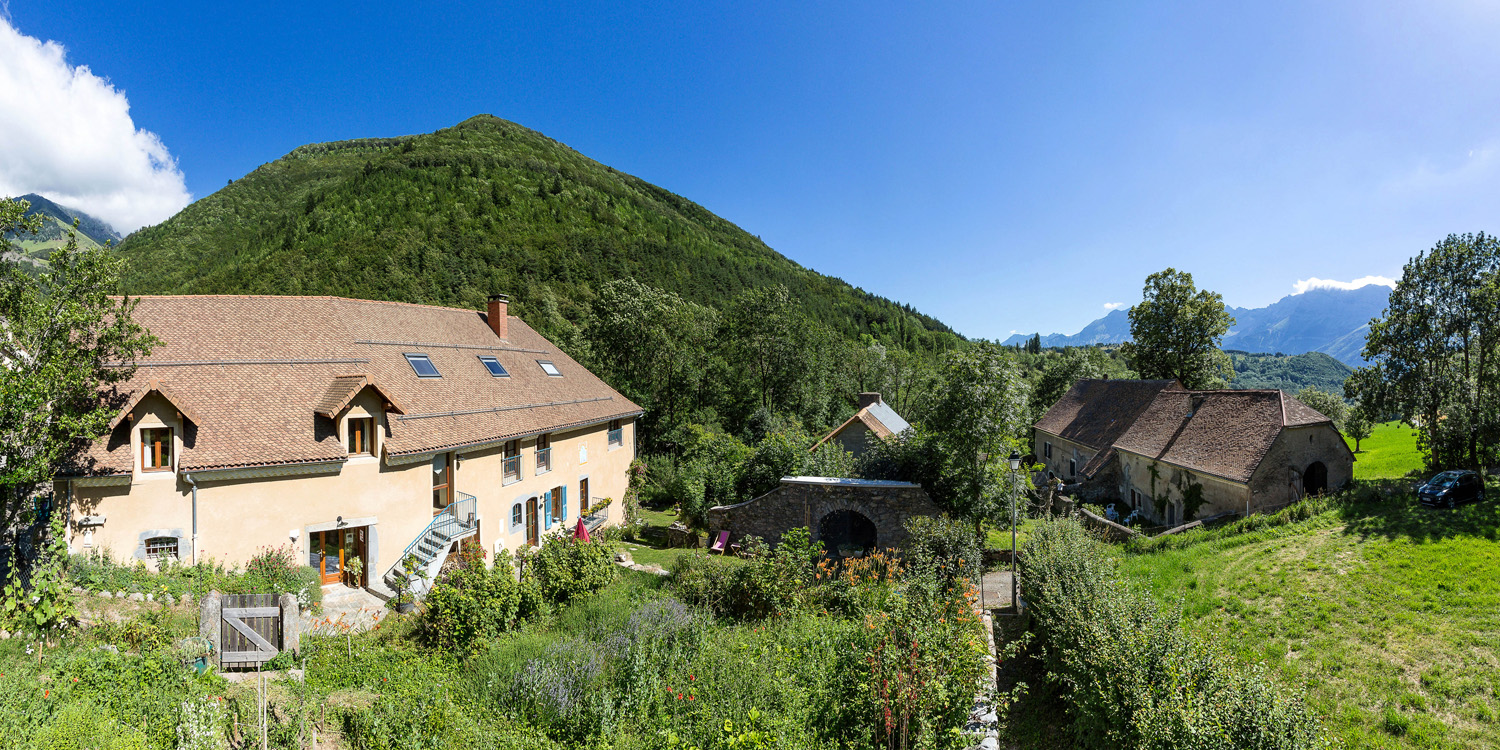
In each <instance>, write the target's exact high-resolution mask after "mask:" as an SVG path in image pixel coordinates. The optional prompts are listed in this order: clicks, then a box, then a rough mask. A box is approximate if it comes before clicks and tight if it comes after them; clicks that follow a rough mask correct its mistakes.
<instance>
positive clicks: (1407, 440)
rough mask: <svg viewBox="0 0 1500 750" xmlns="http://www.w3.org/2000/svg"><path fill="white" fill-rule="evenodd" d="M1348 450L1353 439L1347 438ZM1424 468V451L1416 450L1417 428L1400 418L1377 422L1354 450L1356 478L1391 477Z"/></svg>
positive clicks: (1352, 447)
mask: <svg viewBox="0 0 1500 750" xmlns="http://www.w3.org/2000/svg"><path fill="white" fill-rule="evenodd" d="M1344 441H1345V442H1347V443H1348V444H1349V450H1354V441H1353V440H1350V439H1349V438H1347V437H1346V438H1344ZM1421 468H1422V454H1421V453H1420V452H1419V451H1418V450H1417V431H1416V430H1414V429H1412V427H1411V426H1410V425H1405V424H1402V423H1401V422H1400V421H1395V422H1383V423H1381V424H1378V425H1375V428H1374V429H1372V430H1371V431H1370V436H1369V437H1368V438H1365V439H1364V440H1361V441H1359V452H1357V453H1355V454H1354V478H1355V479H1392V478H1395V477H1404V476H1406V475H1407V474H1409V473H1411V472H1413V471H1418V470H1420V469H1421Z"/></svg>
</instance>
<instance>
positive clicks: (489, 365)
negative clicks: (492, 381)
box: [479, 356, 510, 378]
mask: <svg viewBox="0 0 1500 750" xmlns="http://www.w3.org/2000/svg"><path fill="white" fill-rule="evenodd" d="M479 361H480V362H483V363H484V369H486V370H489V371H490V374H491V375H493V376H495V377H497V378H508V377H510V373H508V372H506V371H505V365H502V364H500V360H498V359H495V358H494V357H483V356H482V357H480V358H479Z"/></svg>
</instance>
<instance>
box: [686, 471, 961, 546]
mask: <svg viewBox="0 0 1500 750" xmlns="http://www.w3.org/2000/svg"><path fill="white" fill-rule="evenodd" d="M941 513H942V510H941V509H940V508H938V506H937V505H936V504H934V503H933V502H932V500H931V498H929V497H927V493H926V492H925V491H924V490H923V489H922V488H921V486H919V485H916V484H912V483H910V482H888V481H880V480H872V479H835V478H830V477H783V478H782V479H781V486H779V487H777V488H776V489H774V490H771V491H770V492H767V493H766V494H764V495H761V496H760V497H757V498H755V499H754V500H747V501H745V502H743V503H738V504H735V505H720V506H717V507H714V508H710V509H709V511H708V526H709V530H710V538H716V537H717V536H718V534H719V533H720V532H722V531H728V532H729V540H730V542H731V543H735V542H738V541H740V540H741V539H743V538H745V537H746V536H757V537H760V538H762V539H764V540H766V541H767V542H769V543H771V544H773V545H774V544H776V543H778V542H779V541H780V540H781V536H782V535H783V534H785V533H786V532H787V531H790V530H791V529H794V528H798V527H806V528H807V529H808V530H809V532H810V533H811V535H812V538H813V540H814V541H821V542H823V547H824V549H825V550H827V551H828V553H829V554H830V555H833V556H835V557H857V556H859V555H862V554H864V553H866V552H870V551H872V550H878V549H887V548H900V547H901V546H902V545H903V544H905V543H906V540H907V538H908V536H909V535H908V534H907V531H906V521H907V519H910V518H912V517H914V516H936V515H939V514H941Z"/></svg>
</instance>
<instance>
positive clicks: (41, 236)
mask: <svg viewBox="0 0 1500 750" xmlns="http://www.w3.org/2000/svg"><path fill="white" fill-rule="evenodd" d="M10 200H13V201H14V200H24V201H27V202H28V203H30V204H31V205H30V206H29V207H28V208H27V209H26V215H27V216H41V217H42V227H41V229H40V230H38V231H37V233H36V234H20V235H17V234H11V235H9V236H8V237H6V239H7V240H9V241H10V243H11V245H12V246H13V247H14V248H15V249H14V250H13V251H12V252H11V253H9V256H10V257H9V259H10V260H15V261H18V262H19V263H21V265H22V266H23V267H24V268H28V269H31V270H33V271H35V270H40V269H43V268H46V267H47V256H49V255H51V254H52V251H53V250H56V249H58V248H60V247H62V246H64V245H66V244H67V243H68V233H70V232H73V231H75V229H74V227H73V221H74V220H75V219H76V220H78V227H77V229H76V231H77V233H78V246H79V247H81V248H90V247H101V246H103V245H105V244H108V243H118V242H119V241H120V239H121V238H120V234H119V233H118V232H116V231H115V230H114V228H113V227H111V226H110V225H108V224H106V223H105V222H104V221H102V220H100V219H97V218H95V217H93V216H90V215H89V214H87V213H85V212H83V211H80V210H78V209H76V208H69V207H67V206H63V205H61V204H58V203H56V202H55V201H52V200H49V199H47V198H44V197H42V196H40V195H37V194H36V193H27V194H26V195H22V196H18V197H15V198H11V199H10Z"/></svg>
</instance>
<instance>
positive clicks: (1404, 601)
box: [1121, 431, 1500, 748]
mask: <svg viewBox="0 0 1500 750" xmlns="http://www.w3.org/2000/svg"><path fill="white" fill-rule="evenodd" d="M1388 432H1389V431H1388ZM1392 442H1394V441H1392ZM1497 489H1500V488H1497ZM1493 491H1494V490H1492V492H1493ZM1308 503H1318V504H1320V505H1321V506H1322V507H1323V508H1326V509H1325V510H1322V512H1313V513H1309V512H1308V511H1309V509H1307V508H1304V509H1302V511H1301V512H1300V513H1296V514H1292V515H1284V516H1283V519H1265V518H1263V517H1262V519H1261V520H1260V521H1257V520H1256V519H1251V521H1252V522H1253V523H1252V524H1243V523H1242V524H1239V526H1240V529H1239V530H1236V529H1234V528H1229V529H1221V530H1217V531H1209V532H1194V533H1189V534H1187V535H1184V538H1183V539H1181V540H1173V541H1172V542H1171V543H1170V544H1161V545H1157V546H1156V549H1155V550H1154V551H1144V552H1129V551H1122V552H1121V566H1122V570H1123V572H1124V573H1125V574H1126V575H1127V577H1128V578H1129V579H1131V580H1133V581H1134V582H1135V583H1136V584H1137V585H1141V586H1145V587H1147V588H1148V589H1149V590H1150V591H1151V592H1152V593H1153V594H1154V595H1155V596H1156V597H1158V598H1159V600H1161V601H1164V602H1176V603H1178V604H1179V605H1180V607H1181V610H1182V615H1183V617H1184V619H1185V620H1186V622H1187V623H1188V625H1189V627H1192V628H1196V629H1197V630H1199V631H1201V633H1202V634H1203V635H1205V636H1206V637H1208V638H1210V639H1212V640H1213V641H1215V642H1217V643H1220V644H1222V645H1223V646H1224V647H1225V648H1227V649H1229V650H1230V651H1231V652H1232V653H1234V654H1235V655H1237V656H1238V657H1239V658H1240V659H1241V660H1243V661H1246V662H1261V663H1264V664H1265V665H1266V666H1267V667H1268V668H1269V669H1271V670H1272V671H1273V672H1276V673H1279V675H1280V677H1281V679H1282V680H1283V682H1284V683H1285V684H1287V685H1296V686H1302V687H1305V688H1306V690H1307V691H1308V696H1309V700H1310V701H1311V703H1312V705H1313V706H1314V707H1315V708H1316V709H1317V710H1318V711H1319V712H1320V713H1321V714H1322V715H1323V716H1324V717H1325V720H1326V721H1327V722H1328V724H1329V726H1330V728H1331V729H1332V730H1333V734H1334V735H1336V736H1338V737H1340V738H1342V739H1343V740H1344V742H1345V743H1346V745H1347V746H1348V747H1360V748H1476V747H1500V504H1497V503H1495V502H1486V503H1481V504H1475V505H1468V506H1463V507H1460V508H1459V509H1458V510H1455V511H1449V510H1434V509H1426V508H1422V507H1421V506H1419V505H1417V504H1416V501H1415V499H1414V498H1413V497H1412V496H1411V495H1410V494H1409V490H1406V489H1405V488H1404V483H1398V482H1385V483H1381V484H1380V485H1379V486H1375V485H1372V484H1362V486H1360V487H1358V488H1356V489H1355V490H1354V491H1352V492H1349V493H1345V494H1344V495H1342V496H1340V497H1337V498H1334V499H1331V500H1323V499H1319V500H1310V501H1308ZM1317 507H1318V506H1313V509H1316V508H1317ZM1295 508H1296V506H1294V508H1293V509H1295ZM1293 509H1289V510H1293ZM1308 516H1310V517H1308ZM1298 517H1302V518H1303V520H1297V521H1292V522H1291V523H1287V524H1285V525H1279V526H1277V525H1273V524H1275V523H1276V522H1277V521H1278V520H1284V519H1295V518H1298ZM1252 526H1259V527H1260V528H1253V529H1252V528H1250V527H1252ZM1143 546H1150V545H1143Z"/></svg>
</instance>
